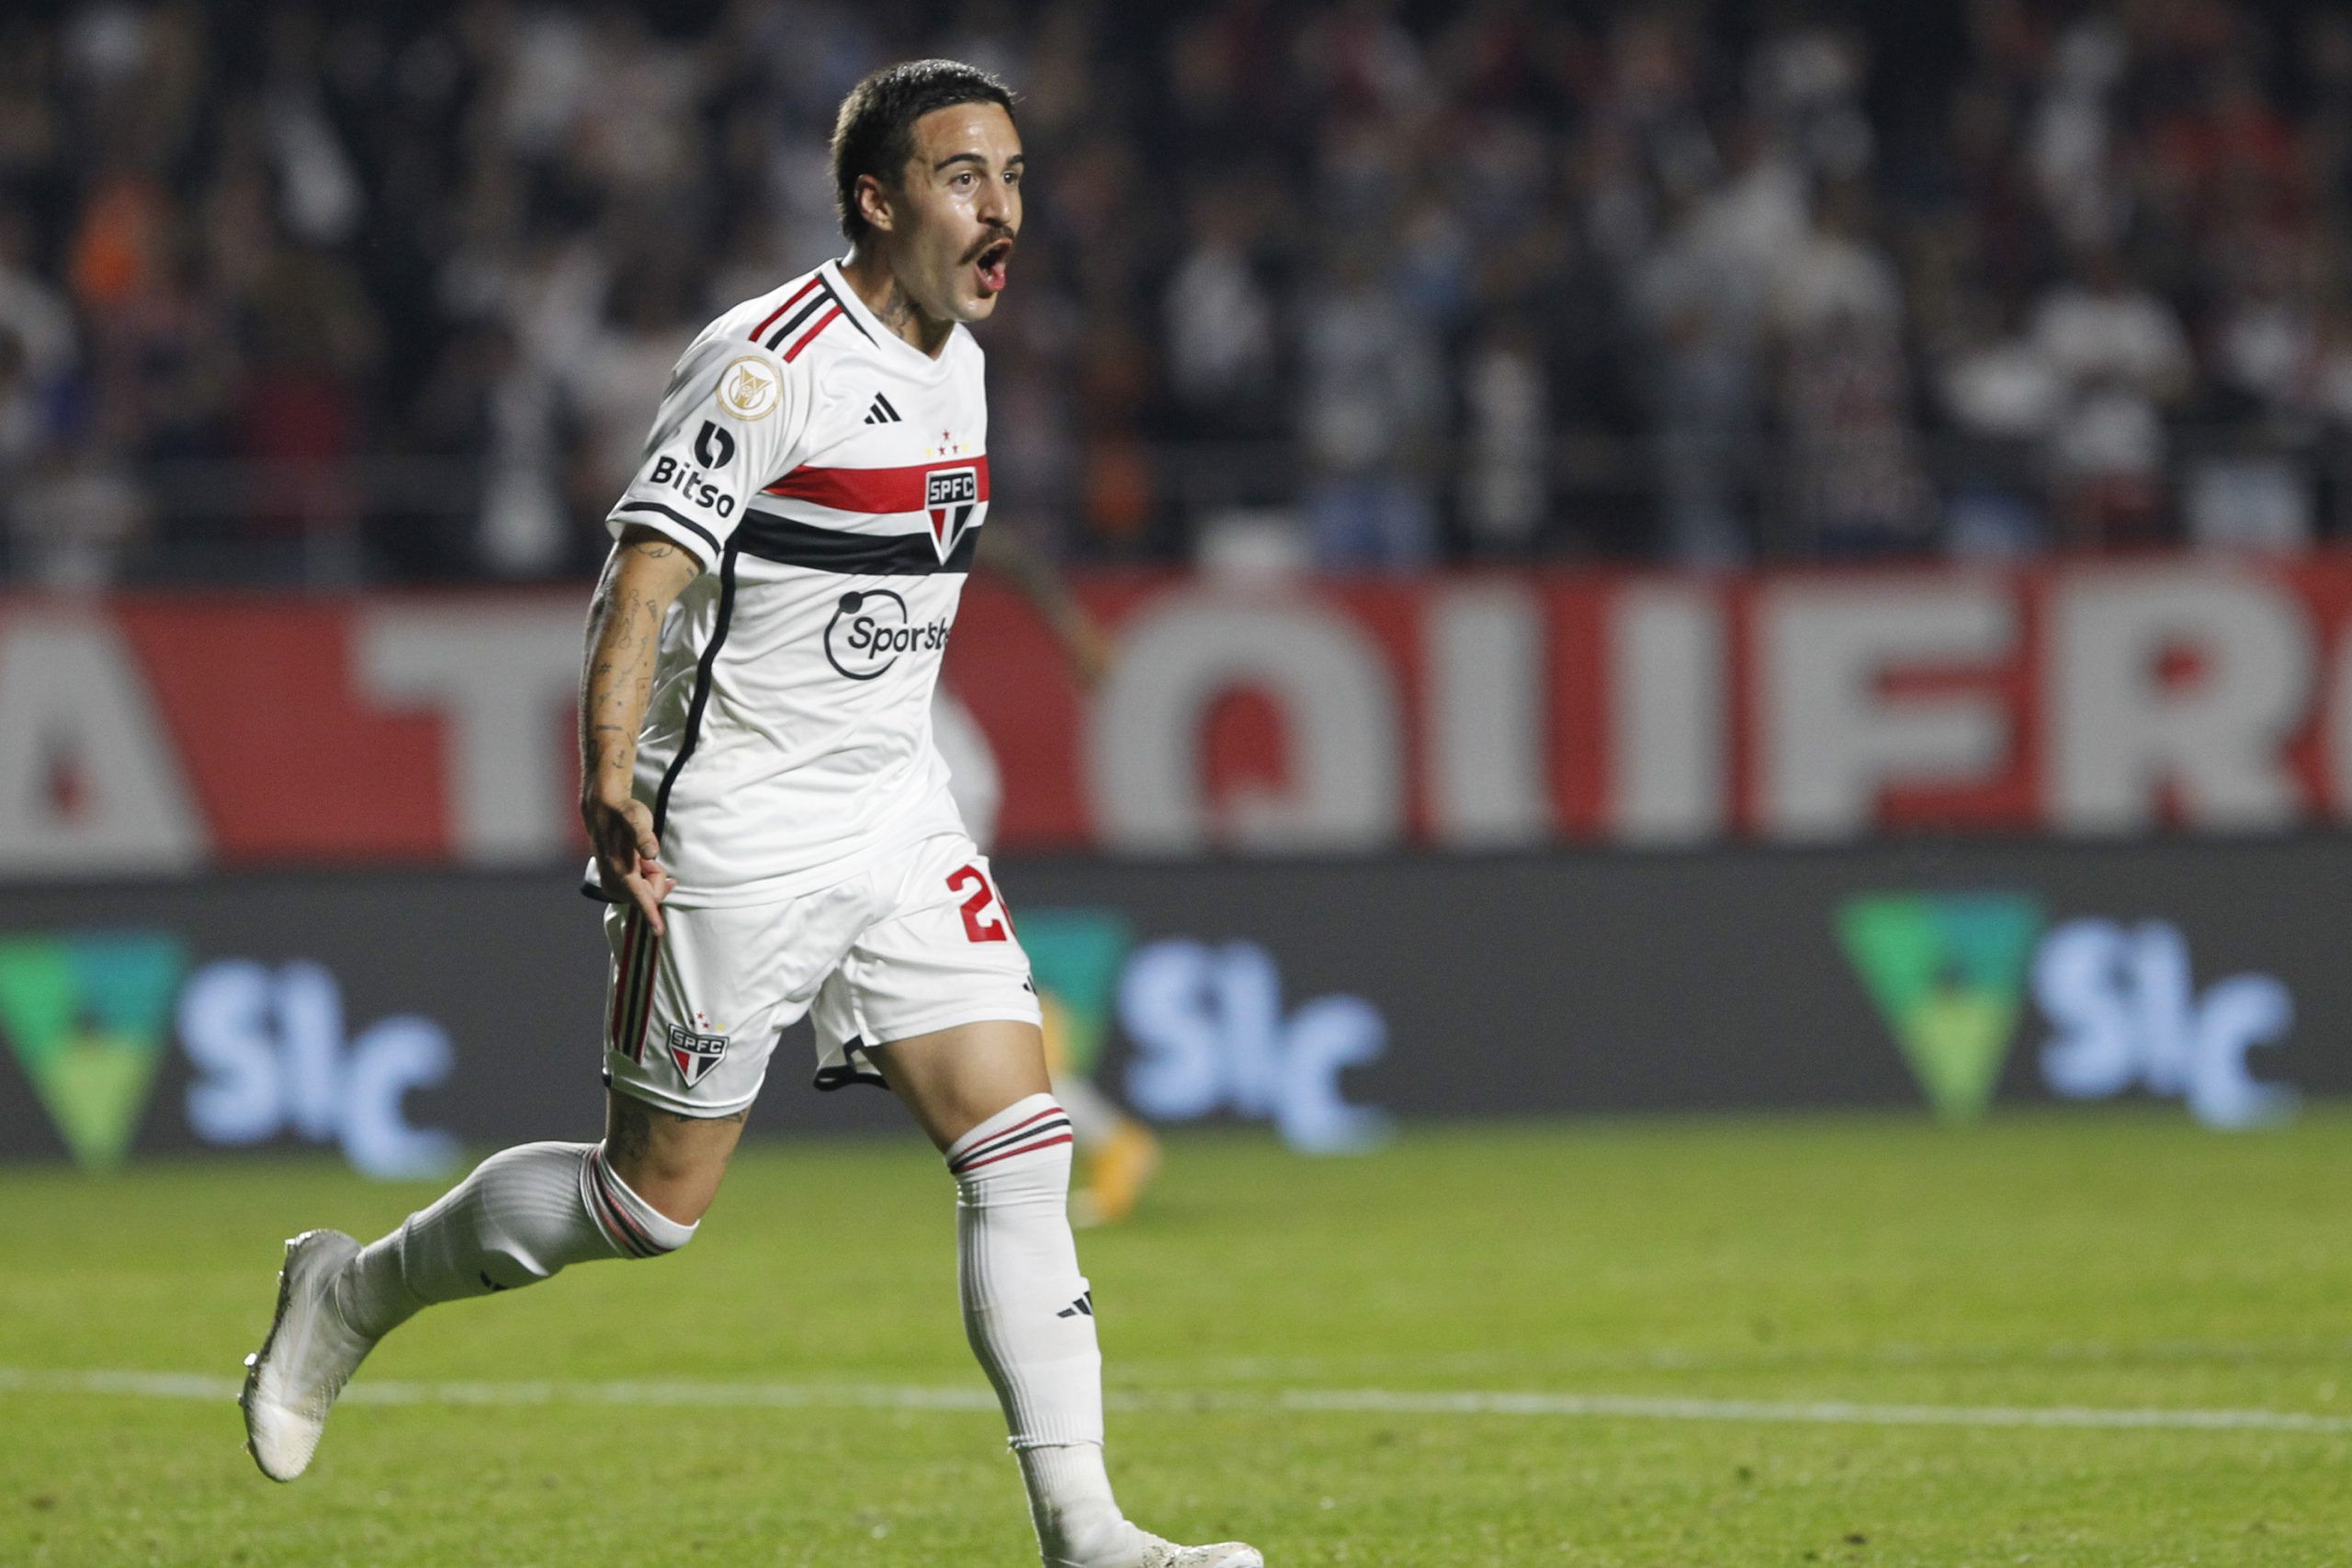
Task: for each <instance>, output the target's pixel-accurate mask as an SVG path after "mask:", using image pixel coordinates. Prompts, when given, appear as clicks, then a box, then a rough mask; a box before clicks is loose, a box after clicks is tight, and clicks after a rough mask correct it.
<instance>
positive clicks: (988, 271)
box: [973, 240, 1012, 294]
mask: <svg viewBox="0 0 2352 1568" xmlns="http://www.w3.org/2000/svg"><path fill="white" fill-rule="evenodd" d="M1011 256H1012V241H1010V240H999V241H998V242H997V243H995V244H993V245H990V246H989V248H988V249H987V250H984V251H982V252H981V253H980V257H979V260H978V261H977V262H975V263H974V264H973V266H974V269H975V270H977V271H978V273H979V276H980V292H981V293H983V294H1001V293H1003V292H1004V264H1005V262H1006V260H1007V259H1008V258H1009V257H1011Z"/></svg>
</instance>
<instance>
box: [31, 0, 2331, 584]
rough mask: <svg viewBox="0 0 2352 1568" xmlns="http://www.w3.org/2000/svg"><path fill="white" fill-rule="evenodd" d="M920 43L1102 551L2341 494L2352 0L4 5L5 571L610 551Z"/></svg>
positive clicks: (2004, 521)
mask: <svg viewBox="0 0 2352 1568" xmlns="http://www.w3.org/2000/svg"><path fill="white" fill-rule="evenodd" d="M932 52H951V53H956V54H960V55H963V56H967V57H969V58H972V59H975V60H977V61H978V62H981V63H984V64H988V65H990V66H991V67H993V68H996V69H1000V70H1001V71H1003V72H1004V73H1007V75H1008V76H1009V77H1010V78H1011V79H1012V82H1013V83H1014V85H1016V87H1018V88H1019V89H1020V90H1021V91H1022V92H1023V95H1024V98H1023V106H1022V122H1023V132H1024V136H1025V138H1026V140H1027V141H1028V147H1029V152H1030V154H1031V161H1032V166H1033V168H1034V169H1035V174H1036V178H1035V180H1034V182H1033V184H1032V186H1031V189H1030V198H1029V199H1030V206H1029V210H1028V216H1027V219H1026V223H1027V229H1028V232H1027V233H1026V234H1025V235H1024V236H1023V243H1022V249H1021V254H1020V257H1019V259H1018V260H1017V262H1016V263H1015V288H1014V289H1013V291H1012V295H1011V296H1009V297H1008V299H1007V301H1006V304H1005V308H1004V310H1002V312H1001V319H1000V320H999V321H996V322H995V323H993V324H992V326H991V327H990V329H989V331H988V332H987V333H985V334H984V339H983V341H984V344H985V345H986V346H987V348H988V350H989V355H990V366H991V381H992V388H993V391H994V395H995V398H996V400H997V417H996V419H995V420H994V421H993V422H992V434H991V439H992V442H993V444H994V445H995V446H996V447H997V449H998V453H999V455H1000V458H1001V464H1002V473H1001V489H1002V493H1003V494H1004V495H1005V497H1006V501H1007V503H1008V504H1017V505H1018V506H1019V507H1020V508H1021V510H1022V512H1023V515H1024V517H1027V518H1031V519H1034V520H1035V521H1036V522H1037V523H1038V524H1040V525H1041V526H1040V527H1039V528H1038V529H1037V532H1038V534H1039V535H1040V536H1044V537H1046V538H1050V539H1053V540H1057V541H1059V542H1060V544H1061V546H1062V547H1064V548H1066V549H1069V550H1070V551H1072V552H1074V553H1078V554H1081V555H1085V556H1089V557H1093V558H1121V559H1132V558H1182V557H1184V556H1186V555H1188V554H1190V553H1191V552H1192V550H1193V547H1194V544H1195V541H1196V538H1197V536H1198V533H1199V531H1200V530H1201V529H1202V528H1203V527H1204V525H1206V524H1207V522H1208V520H1210V519H1214V518H1220V517H1227V516H1230V515H1233V514H1237V513H1243V514H1247V515H1249V516H1250V517H1252V518H1254V519H1259V520H1261V521H1263V520H1265V519H1268V518H1274V517H1279V518H1283V519H1286V521H1284V522H1283V523H1282V524H1281V526H1283V527H1284V528H1288V529H1293V530H1295V531H1296V532H1298V533H1300V534H1301V535H1303V536H1306V537H1309V538H1311V539H1312V540H1313V542H1314V555H1315V558H1316V559H1317V560H1318V561H1320V562H1321V563H1322V564H1324V565H1325V566H1328V567H1330V568H1333V569H1356V568H1374V567H1389V566H1409V565H1413V564H1416V563H1419V562H1423V561H1428V560H1432V559H1438V558H1445V557H1449V556H1466V557H1473V558H1489V557H1498V558H1512V559H1519V558H1540V557H1542V556H1544V555H1547V554H1555V553H1577V554H1591V553H1606V554H1621V555H1636V556H1645V557H1650V558H1666V559H1674V560H1680V561H1685V562H1691V563H1700V564H1728V563H1733V562H1739V561H1745V560H1749V559H1753V558H1758V557H1759V556H1761V557H1765V558H1772V557H1777V556H1781V555H1789V554H1794V555H1800V556H1852V555H1858V554H1859V555H1883V554H1887V553H1907V552H1916V551H1919V550H1925V549H1936V548H1941V549H1948V550H1952V551H1959V552H1966V553H1982V552H1985V551H1996V552H2004V553H2014V552H2016V551H2019V550H2026V549H2034V548H2041V547H2049V546H2052V545H2064V546H2069V547H2103V546H2109V545H2114V546H2124V545H2133V544H2142V543H2146V542H2150V541H2154V540H2162V539H2168V538H2173V537H2182V536H2185V537H2189V538H2194V539H2199V540H2203V541H2207V542H2214V543H2220V542H2238V543H2277V542H2279V541H2282V540H2291V539H2293V538H2298V537H2301V536H2308V535H2311V534H2312V533H2315V532H2318V531H2321V530H2323V529H2330V530H2334V531H2341V530H2342V528H2343V522H2344V519H2345V517H2346V514H2347V507H2352V329H2348V328H2347V325H2346V323H2347V321H2352V224H2347V223H2346V220H2345V218H2344V214H2345V212H2346V210H2347V204H2348V203H2352V17H2347V16H2346V13H2345V12H2344V11H2343V9H2342V8H2341V7H2331V6H2300V7H2298V6H2277V5H2256V4H2253V3H2251V0H2246V3H2239V4H2231V3H2228V0H2184V3H2179V4H2164V5H2143V4H2127V3H2125V0H2080V3H2070V4H2065V5H2059V4H2055V3H2053V0H1973V3H1972V4H1971V5H1969V6H1964V7H1960V8H1957V9H1954V8H1949V7H1947V8H1936V7H1908V6H1878V7H1865V6H1821V5H1815V4H1811V3H1809V0H1774V3H1771V4H1764V5H1758V6H1691V5H1689V4H1685V3H1682V0H1603V3H1602V4H1599V5H1596V6H1584V7H1575V8H1570V7H1563V6H1550V5H1545V4H1542V3H1541V0H1478V3H1477V4H1475V5H1471V6H1412V5H1407V4H1404V3H1403V0H1209V3H1208V4H1205V5H1203V6H1186V7H1164V8H1159V9H1154V8H1150V7H1144V8H1140V9H1138V8H1135V7H1124V8H1123V7H1119V6H1114V5H1112V4H1111V3H1110V0H956V3H955V4H942V5H938V6H931V7H920V8H904V7H878V6H861V5H857V4H855V3H854V0H715V3H713V4H710V5H707V6H692V7H671V6H651V5H648V4H643V3H641V0H639V3H634V4H632V3H625V0H595V3H594V4H591V3H590V0H534V3H532V4H527V5H523V4H515V3H514V0H451V3H450V4H447V5H444V6H429V7H409V8H385V7H368V6H358V7H352V6H327V5H323V4H321V3H319V0H278V3H275V4H272V5H270V6H253V5H249V4H246V3H245V0H67V3H65V4H63V5H62V6H51V7H33V8H30V9H27V8H24V7H19V8H17V11H13V12H11V13H9V14H8V15H7V16H6V17H5V18H0V333H6V334H7V336H8V339H9V341H10V342H11V343H12V344H13V345H14V346H13V347H12V348H11V349H10V350H9V359H8V370H7V377H6V392H5V401H0V471H5V474H6V479H5V482H6V485H7V487H8V489H7V495H6V510H7V513H8V515H9V516H10V518H11V520H12V521H11V523H10V528H11V534H10V538H11V539H12V540H13V541H15V543H14V545H13V546H12V547H11V549H10V551H9V552H8V554H7V556H6V562H7V566H6V570H9V571H10V572H12V573H14V574H17V575H19V576H22V575H27V574H29V573H32V572H34V570H35V567H34V565H33V564H32V563H34V562H35V560H36V559H38V560H40V561H41V562H47V563H51V564H49V565H45V566H42V567H40V569H39V570H40V571H41V572H42V573H46V574H48V575H51V576H59V575H61V574H62V576H63V577H65V578H72V577H74V576H75V575H76V574H81V575H82V576H84V577H88V576H91V575H93V574H95V575H96V577H98V578H100V579H103V578H104V577H106V576H107V575H109V574H114V573H119V572H124V571H136V572H141V573H152V574H156V575H162V576H174V575H177V576H191V575H201V576H227V577H240V576H242V577H281V578H282V577H289V576H293V575H297V574H300V575H303V576H308V577H311V578H312V579H318V578H321V577H346V578H347V577H352V576H359V577H370V576H372V577H379V578H380V577H395V578H402V579H406V578H425V579H431V578H441V577H456V576H465V575H469V574H475V573H491V574H495V575H500V576H513V577H534V576H540V575H548V574H560V573H566V572H572V571H578V570H584V569H586V568H587V567H588V566H590V565H592V564H593V561H594V558H595V557H596V555H597V553H598V551H599V550H600V549H601V547H602V542H603V536H602V533H601V530H600V528H599V526H598V524H599V521H600V513H601V511H602V508H603V506H604V505H605V502H607V501H608V500H609V498H610V495H611V493H612V491H613V490H614V489H616V487H617V483H618V475H619V474H620V473H621V472H622V471H623V470H625V468H627V466H628V462H629V460H630V458H631V457H633V456H634V452H635V448H636V446H638V444H639V442H641V440H642V438H643V434H644V429H643V424H644V421H645V419H646V418H647V416H648V412H649V411H650V407H651V403H652V400H653V397H654V395H655V394H656V393H657V392H658V389H659V386H660V384H661V381H662V378H663V376H664V375H666V372H667V369H668V367H669V364H670V362H671V360H672V359H673V357H674V355H675V354H676V353H677V351H678V350H679V348H680V347H682V346H683V344H684V342H685V341H686V339H687V338H688V336H690V335H691V333H692V332H693V331H694V329H695V326H697V325H698V324H699V323H700V322H701V321H704V320H707V318H708V316H709V315H710V314H712V313H714V312H715V311H717V310H721V309H723V308H725V307H726V306H727V305H729V304H730V303H732V302H734V301H735V300H737V299H741V298H744V297H746V296H748V295H750V294H752V293H754V292H757V291H760V290H762V289H764V288H769V287H771V286H772V285H773V284H774V283H775V281H776V280H778V279H780V278H781V277H784V276H789V275H790V274H792V273H793V272H797V271H798V270H801V269H803V268H805V267H807V266H809V265H811V264H812V263H814V262H815V261H817V260H819V259H820V258H821V257H823V256H824V255H827V254H833V253H835V252H837V251H838V250H840V249H841V248H842V240H841V238H840V235H839V232H838V230H837V229H836V227H835V220H834V215H833V212H832V209H831V189H830V181H829V179H828V177H827V171H826V150H825V144H826V137H827V134H828V132H829V131H830V130H831V118H832V115H833V112H834V108H835V106H836V105H837V104H838V102H839V99H840V96H841V95H842V93H843V92H844V91H845V90H846V89H847V87H848V86H849V85H850V84H851V83H852V82H854V80H855V79H856V78H857V76H859V75H860V74H861V73H864V72H865V71H866V70H868V69H870V68H872V67H873V66H875V65H876V64H879V63H882V62H886V61H888V60H891V59H897V58H904V57H908V56H910V55H915V54H921V53H932ZM77 495H78V496H79V497H80V499H79V500H78V501H76V500H72V499H71V498H72V497H74V496H77ZM34 496H46V497H50V498H51V499H52V500H53V499H54V498H55V497H60V496H63V497H66V498H68V501H67V503H65V504H62V505H52V504H51V501H43V502H42V503H41V505H40V506H39V507H33V506H31V505H30V501H29V498H31V497H34ZM36 512H38V513H40V518H41V519H47V520H48V521H38V520H37V522H38V525H37V526H36V527H35V528H34V532H33V534H31V535H28V534H27V533H26V532H25V527H26V522H25V520H26V519H27V518H28V517H30V516H32V515H33V514H34V513H36ZM67 516H71V517H73V518H74V519H77V520H78V521H76V522H74V524H72V525H70V526H66V525H62V524H56V523H55V521H54V520H55V519H56V518H62V517H67ZM60 528H62V530H63V531H62V533H61V532H59V529H60ZM44 530H46V531H44ZM35 536H38V537H39V538H40V540H42V541H46V542H44V543H40V544H39V545H38V546H36V545H34V544H33V543H30V542H29V541H30V540H32V539H33V538H34V537H35ZM65 538H72V539H76V540H81V541H83V543H82V544H80V545H76V546H74V547H73V548H71V549H64V550H63V553H62V554H61V553H59V550H60V548H62V547H59V546H58V545H57V541H59V540H61V539H65ZM69 558H70V560H71V561H73V562H74V563H75V564H74V565H72V566H71V568H70V569H67V568H63V567H58V566H56V564H55V563H57V562H60V561H64V560H68V559H69Z"/></svg>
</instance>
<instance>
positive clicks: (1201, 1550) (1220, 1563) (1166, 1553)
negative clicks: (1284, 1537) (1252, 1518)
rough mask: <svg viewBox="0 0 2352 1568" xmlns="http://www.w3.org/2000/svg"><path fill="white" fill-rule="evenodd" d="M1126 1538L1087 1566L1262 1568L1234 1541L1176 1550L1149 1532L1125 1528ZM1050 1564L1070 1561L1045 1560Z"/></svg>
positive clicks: (1261, 1559)
mask: <svg viewBox="0 0 2352 1568" xmlns="http://www.w3.org/2000/svg"><path fill="white" fill-rule="evenodd" d="M1125 1529H1126V1530H1127V1531H1128V1532H1129V1534H1130V1538H1131V1539H1130V1540H1128V1541H1127V1543H1126V1545H1125V1550H1123V1551H1118V1552H1116V1553H1114V1554H1113V1555H1110V1556H1103V1555H1099V1554H1094V1553H1090V1554H1089V1559H1088V1561H1089V1562H1090V1563H1101V1564H1104V1565H1112V1564H1115V1568H1266V1559H1265V1555H1264V1554H1263V1553H1262V1552H1261V1551H1259V1550H1258V1549H1257V1548H1256V1547H1254V1546H1244V1545H1242V1544H1241V1543H1240V1542H1239V1541H1238V1540H1227V1541H1220V1542H1219V1543H1218V1544H1216V1545H1215V1546H1179V1545H1177V1544H1176V1543H1175V1542H1174V1541H1172V1540H1160V1539H1159V1537H1158V1536H1156V1535H1154V1534H1152V1533H1151V1532H1150V1531H1149V1530H1144V1529H1136V1527H1135V1526H1133V1525H1127V1526H1125ZM1046 1561H1047V1562H1050V1563H1054V1564H1057V1565H1058V1564H1061V1563H1063V1562H1075V1560H1072V1559H1063V1558H1048V1559H1046Z"/></svg>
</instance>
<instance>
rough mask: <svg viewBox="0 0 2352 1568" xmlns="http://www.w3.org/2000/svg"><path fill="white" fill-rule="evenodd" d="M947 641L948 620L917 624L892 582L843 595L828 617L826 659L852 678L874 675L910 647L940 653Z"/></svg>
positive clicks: (868, 678)
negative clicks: (909, 615) (908, 616)
mask: <svg viewBox="0 0 2352 1568" xmlns="http://www.w3.org/2000/svg"><path fill="white" fill-rule="evenodd" d="M946 646H947V622H946V621H945V620H944V619H943V620H936V621H932V622H930V623H928V624H927V625H923V626H913V625H910V624H909V622H908V619H907V602H906V601H905V600H904V599H902V598H900V597H899V595H898V594H896V593H894V592H891V591H890V590H888V588H868V589H866V590H865V591H864V592H849V593H844V594H842V602H841V607H840V608H839V609H836V610H835V611H834V612H833V618H832V619H831V620H830V621H828V622H826V623H825V660H826V662H828V663H830V664H831V665H832V667H833V668H834V669H836V670H838V671H841V672H842V674H844V675H846V676H848V677H849V678H850V679H851V680H853V681H871V680H873V679H874V678H875V677H876V676H877V675H880V674H882V673H883V672H885V671H888V669H889V668H890V667H891V666H892V665H894V664H896V663H897V662H898V661H899V659H900V657H901V656H903V655H906V654H909V653H917V652H921V653H937V652H938V651H940V650H941V649H944V648H945V647H946Z"/></svg>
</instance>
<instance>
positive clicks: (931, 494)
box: [922, 468, 980, 561]
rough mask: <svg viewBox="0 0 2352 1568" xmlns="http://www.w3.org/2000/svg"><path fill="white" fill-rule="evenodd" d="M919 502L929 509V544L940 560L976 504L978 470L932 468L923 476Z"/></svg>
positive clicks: (950, 551) (955, 541)
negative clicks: (921, 495)
mask: <svg viewBox="0 0 2352 1568" xmlns="http://www.w3.org/2000/svg"><path fill="white" fill-rule="evenodd" d="M922 503H923V506H924V507H925V508H926V509H927V510H928V511H929V512H930V513H931V543H932V547H933V548H934V549H936V550H937V551H938V552H939V558H940V559H941V560H942V561H944V560H945V559H946V558H948V557H949V556H951V555H953V554H955V553H956V545H957V544H958V543H959V542H961V541H962V539H963V537H964V530H965V529H966V528H967V526H969V525H970V524H971V521H972V513H975V512H977V511H978V510H979V505H980V470H979V469H978V468H933V469H932V470H931V472H929V473H928V474H925V475H924V476H923V497H922Z"/></svg>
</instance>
